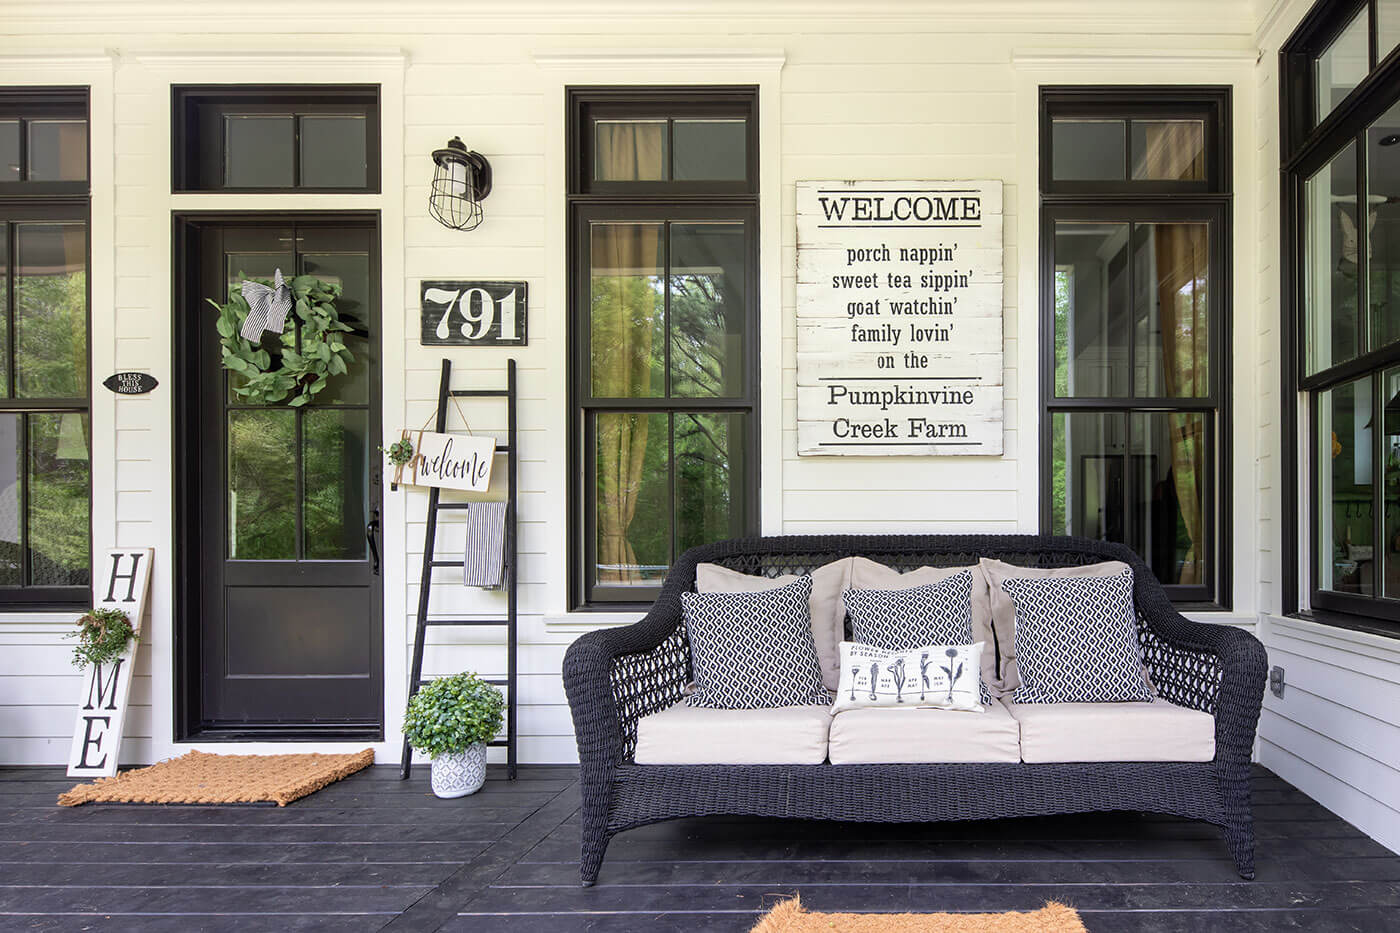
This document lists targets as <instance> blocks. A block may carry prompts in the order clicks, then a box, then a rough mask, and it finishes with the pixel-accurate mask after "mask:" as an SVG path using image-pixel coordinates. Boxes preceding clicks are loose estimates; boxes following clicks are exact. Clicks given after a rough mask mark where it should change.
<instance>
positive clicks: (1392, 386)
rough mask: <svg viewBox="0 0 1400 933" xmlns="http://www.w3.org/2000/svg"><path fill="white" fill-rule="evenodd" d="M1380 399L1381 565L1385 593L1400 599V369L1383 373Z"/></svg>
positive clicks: (1392, 597)
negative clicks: (1382, 464) (1382, 453)
mask: <svg viewBox="0 0 1400 933" xmlns="http://www.w3.org/2000/svg"><path fill="white" fill-rule="evenodd" d="M1381 398H1382V399H1383V400H1384V402H1385V410H1384V411H1383V412H1382V423H1383V424H1384V425H1385V436H1384V437H1382V438H1381V447H1382V450H1384V451H1385V490H1384V493H1383V496H1382V498H1383V499H1384V500H1385V546H1384V547H1383V548H1382V549H1381V551H1382V554H1383V556H1384V562H1383V564H1382V567H1383V573H1384V575H1385V593H1384V594H1383V595H1385V596H1388V597H1390V598H1391V599H1400V369H1390V370H1387V371H1386V373H1385V381H1384V382H1383V383H1382V384H1381Z"/></svg>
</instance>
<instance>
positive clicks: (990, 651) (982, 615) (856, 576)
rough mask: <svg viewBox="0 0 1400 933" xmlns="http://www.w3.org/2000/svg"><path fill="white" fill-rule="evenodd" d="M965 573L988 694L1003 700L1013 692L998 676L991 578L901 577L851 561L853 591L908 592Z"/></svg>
mask: <svg viewBox="0 0 1400 933" xmlns="http://www.w3.org/2000/svg"><path fill="white" fill-rule="evenodd" d="M963 570H971V571H972V640H973V641H980V642H982V644H983V645H984V646H985V647H984V648H983V649H982V683H983V684H985V685H986V687H987V692H988V693H990V694H991V695H992V696H994V697H997V696H1002V695H1003V694H1005V693H1008V692H1010V691H1009V690H1008V689H1007V688H1005V687H1004V686H1003V685H1002V682H1001V679H1000V678H999V677H998V675H997V649H998V639H999V638H1000V633H999V631H998V632H993V631H992V604H991V594H990V592H989V590H988V586H987V577H986V576H985V575H984V574H983V572H982V568H981V567H980V566H979V565H977V564H971V565H969V566H965V567H920V568H918V569H917V570H911V571H909V572H908V573H900V572H899V571H898V570H895V569H894V568H893V567H886V566H885V565H884V564H882V563H880V562H878V561H873V560H871V559H870V558H868V557H855V558H852V560H851V589H853V590H907V589H909V588H910V587H914V586H923V585H924V584H926V583H939V582H942V581H943V580H946V579H948V578H949V577H951V576H952V575H953V574H955V573H959V572H961V571H963ZM1014 628H1015V617H1014V616H1013V617H1012V625H1011V628H1008V629H1007V632H1008V634H1009V633H1010V632H1011V631H1013V630H1014ZM838 664H839V659H838ZM840 675H841V672H840V671H839V670H838V671H837V677H838V678H839V677H840ZM827 686H828V687H830V686H831V685H830V684H828V685H827ZM1012 686H1013V687H1014V686H1015V685H1014V684H1013V685H1012Z"/></svg>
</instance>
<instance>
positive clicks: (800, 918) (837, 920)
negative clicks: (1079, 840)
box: [751, 897, 1088, 933]
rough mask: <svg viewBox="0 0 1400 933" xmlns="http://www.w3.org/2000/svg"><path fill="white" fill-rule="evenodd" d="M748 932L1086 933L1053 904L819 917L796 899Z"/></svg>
mask: <svg viewBox="0 0 1400 933" xmlns="http://www.w3.org/2000/svg"><path fill="white" fill-rule="evenodd" d="M751 933H1088V931H1087V930H1085V929H1084V924H1083V923H1082V922H1081V921H1080V919H1079V914H1077V913H1075V912H1074V910H1072V909H1071V908H1069V907H1066V906H1065V905H1064V904H1056V903H1054V902H1053V901H1052V902H1051V903H1049V904H1046V905H1045V906H1044V907H1042V908H1041V909H1040V910H1032V911H1030V912H1028V913H1014V912H1013V913H1005V914H818V913H811V912H810V911H806V910H803V909H802V904H801V903H800V902H799V901H798V899H797V898H795V897H794V898H793V899H792V900H790V901H783V902H782V903H781V904H779V905H778V906H777V907H774V908H773V909H772V910H771V911H769V913H768V915H767V916H765V917H764V918H763V919H762V920H760V921H758V926H756V927H754V928H753V930H752V931H751Z"/></svg>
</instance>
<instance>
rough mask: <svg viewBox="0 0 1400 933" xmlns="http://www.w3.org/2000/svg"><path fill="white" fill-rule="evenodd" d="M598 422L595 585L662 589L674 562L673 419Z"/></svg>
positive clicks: (614, 415) (621, 416) (607, 417)
mask: <svg viewBox="0 0 1400 933" xmlns="http://www.w3.org/2000/svg"><path fill="white" fill-rule="evenodd" d="M596 418H597V420H596V422H595V424H596V440H595V443H596V445H597V450H596V451H595V452H594V457H595V461H594V463H595V468H596V469H597V471H598V472H597V483H598V488H597V496H596V500H595V501H596V505H595V508H596V513H595V519H596V524H597V533H598V540H597V547H598V552H597V566H596V568H595V573H596V582H597V583H598V584H599V585H600V586H659V585H660V584H661V581H662V579H663V578H664V577H665V576H666V570H667V568H668V567H669V565H670V563H671V491H670V475H671V465H670V462H669V456H668V452H667V447H668V446H669V443H668V442H669V436H668V426H669V420H670V419H669V416H668V415H666V414H665V413H654V414H646V413H644V412H599V413H598V414H597V416H596Z"/></svg>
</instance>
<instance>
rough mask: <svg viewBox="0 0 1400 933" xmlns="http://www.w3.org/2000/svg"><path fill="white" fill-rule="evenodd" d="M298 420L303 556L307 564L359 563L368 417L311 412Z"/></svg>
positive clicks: (365, 492) (362, 545) (357, 413)
mask: <svg viewBox="0 0 1400 933" xmlns="http://www.w3.org/2000/svg"><path fill="white" fill-rule="evenodd" d="M302 417H303V419H304V420H303V422H302V447H301V449H302V458H303V459H302V469H303V470H304V471H305V473H306V478H305V482H304V487H305V496H306V498H305V500H304V501H303V502H302V508H303V509H304V513H303V514H304V516H305V517H304V518H303V520H302V524H303V533H304V534H305V536H306V541H305V543H304V545H303V554H304V556H305V557H306V559H307V560H363V559H364V556H365V523H366V522H367V520H368V516H367V512H368V508H369V507H368V503H367V501H366V496H367V495H368V490H369V483H368V481H367V478H366V475H365V474H366V472H367V469H368V458H369V413H368V412H367V411H365V410H363V409H359V410H351V411H344V410H335V409H331V410H325V409H315V408H310V409H307V410H306V412H305V413H304V414H303V416H302Z"/></svg>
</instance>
